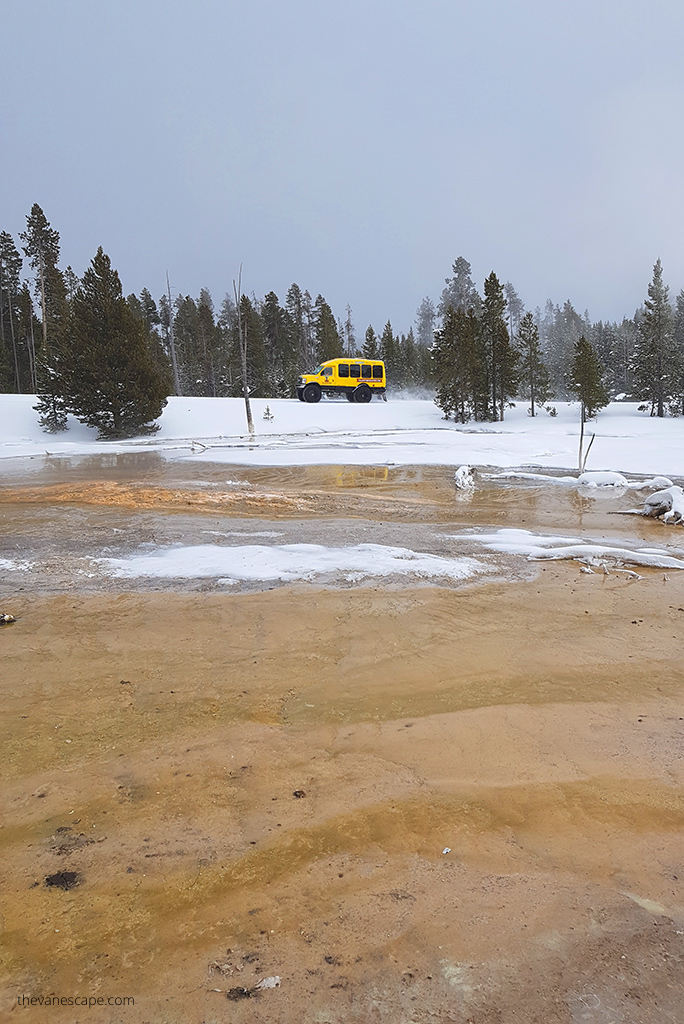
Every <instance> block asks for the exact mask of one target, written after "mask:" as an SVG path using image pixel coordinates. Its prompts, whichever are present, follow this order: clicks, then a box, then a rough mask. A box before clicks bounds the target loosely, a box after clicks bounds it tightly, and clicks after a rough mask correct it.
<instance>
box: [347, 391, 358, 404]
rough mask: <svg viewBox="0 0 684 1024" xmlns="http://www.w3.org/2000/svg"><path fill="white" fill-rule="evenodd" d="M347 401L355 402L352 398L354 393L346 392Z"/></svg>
mask: <svg viewBox="0 0 684 1024" xmlns="http://www.w3.org/2000/svg"><path fill="white" fill-rule="evenodd" d="M347 401H348V402H355V401H356V399H355V398H354V392H353V391H348V392H347Z"/></svg>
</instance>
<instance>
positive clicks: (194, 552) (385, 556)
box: [96, 544, 487, 584]
mask: <svg viewBox="0 0 684 1024" xmlns="http://www.w3.org/2000/svg"><path fill="white" fill-rule="evenodd" d="M96 561H97V563H98V564H99V565H100V566H101V567H102V568H103V569H104V570H105V571H106V572H109V573H110V574H111V575H112V576H116V577H119V578H122V579H134V578H137V577H152V578H155V579H196V578H198V577H217V578H219V579H220V580H221V581H222V582H225V583H228V584H233V583H240V582H259V581H261V582H266V581H269V580H274V581H280V582H284V583H287V582H294V581H297V580H309V581H311V580H315V579H316V578H317V577H321V576H326V575H330V574H332V575H334V576H335V577H336V578H341V579H344V580H346V581H348V582H358V581H360V580H363V579H368V578H371V577H375V576H381V577H384V576H411V577H418V578H421V579H440V578H441V579H450V580H453V581H462V580H467V579H470V578H472V577H474V576H476V575H478V574H480V573H483V572H486V571H487V570H486V567H485V566H484V565H483V564H482V563H481V562H479V561H477V560H476V559H474V558H469V557H460V558H443V557H441V556H439V555H431V554H428V553H425V552H421V551H411V550H409V549H408V548H396V547H387V546H385V545H381V544H357V545H355V546H353V547H344V548H332V547H325V546H323V545H320V544H282V545H273V546H264V545H259V544H247V545H241V546H236V547H218V546H215V545H211V544H203V545H195V546H191V547H164V548H158V549H156V550H154V551H150V552H145V553H141V554H135V555H131V556H130V557H128V558H99V559H97V560H96Z"/></svg>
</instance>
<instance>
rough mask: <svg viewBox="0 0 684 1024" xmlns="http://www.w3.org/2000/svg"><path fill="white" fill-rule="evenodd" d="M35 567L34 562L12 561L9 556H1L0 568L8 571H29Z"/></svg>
mask: <svg viewBox="0 0 684 1024" xmlns="http://www.w3.org/2000/svg"><path fill="white" fill-rule="evenodd" d="M32 568H33V562H11V561H10V560H9V559H8V558H0V569H4V570H5V571H6V572H28V571H29V570H30V569H32Z"/></svg>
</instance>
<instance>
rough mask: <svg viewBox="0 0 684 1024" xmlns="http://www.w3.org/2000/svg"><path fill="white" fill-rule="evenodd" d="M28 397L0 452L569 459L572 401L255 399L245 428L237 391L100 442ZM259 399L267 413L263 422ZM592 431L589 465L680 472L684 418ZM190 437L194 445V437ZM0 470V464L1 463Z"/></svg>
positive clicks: (11, 417) (307, 461)
mask: <svg viewBox="0 0 684 1024" xmlns="http://www.w3.org/2000/svg"><path fill="white" fill-rule="evenodd" d="M34 403H35V398H34V397H33V396H30V395H0V460H2V459H7V458H12V457H18V456H32V455H44V454H45V453H46V452H49V453H51V454H55V455H86V454H87V455H91V454H95V453H98V452H107V453H118V452H126V451H131V450H135V451H141V450H146V449H147V450H154V451H157V452H160V453H164V454H165V455H166V456H167V457H168V458H174V459H178V458H192V459H194V460H207V461H212V462H225V463H239V464H242V465H261V466H279V465H282V466H287V465H314V464H324V463H344V464H347V465H349V464H355V465H411V464H414V465H453V466H459V465H462V464H463V463H467V464H469V465H472V466H498V467H518V466H526V467H530V466H537V467H540V468H544V469H568V470H573V469H575V468H576V467H577V457H578V437H579V406H578V405H577V403H565V402H557V403H556V409H557V411H558V414H557V416H554V417H551V416H549V415H548V414H547V413H545V412H542V413H541V414H540V415H539V416H537V417H535V418H534V419H532V418H531V417H530V416H528V415H527V403H526V402H518V403H517V404H516V406H515V408H513V409H509V410H508V411H507V412H506V419H505V421H504V422H503V423H486V424H483V423H469V424H466V425H464V426H460V425H457V424H454V423H451V422H447V421H446V420H444V419H442V415H441V412H440V410H439V409H438V408H437V407H436V406H435V405H434V404H433V403H432V402H430V401H417V400H407V401H401V400H398V399H394V400H393V399H392V398H391V397H390V398H389V400H388V401H387V402H386V403H385V402H372V403H371V404H370V405H367V406H363V405H350V404H349V403H348V402H342V401H325V400H324V401H322V402H320V403H319V404H318V405H305V404H303V403H302V402H298V401H295V400H292V401H290V400H286V399H268V400H266V399H254V400H253V401H252V409H253V416H254V424H255V435H254V436H253V437H251V438H250V437H249V435H248V434H247V430H246V425H245V410H244V403H243V402H242V400H241V399H237V398H170V399H169V402H168V405H167V407H166V409H165V410H164V412H163V414H162V416H161V418H160V421H159V422H160V430H159V432H158V433H157V434H155V435H154V436H152V437H149V438H139V439H133V440H130V441H116V442H114V441H97V440H96V432H95V431H94V430H91V429H90V428H88V427H85V426H83V425H82V424H80V423H78V422H77V421H75V420H70V426H69V430H68V431H66V432H65V433H63V434H57V435H50V434H45V433H43V431H42V430H41V429H40V426H39V425H38V419H37V414H36V413H35V412H34V410H33V408H32V407H33V404H34ZM266 406H268V407H269V409H270V412H271V414H272V415H273V419H272V420H265V419H264V411H265V409H266ZM587 429H588V433H589V436H590V435H591V434H592V433H595V434H596V440H595V441H594V444H593V447H592V449H591V453H590V455H589V460H588V463H587V469H590V470H605V471H616V472H621V473H637V474H646V475H649V474H650V475H654V474H665V475H667V476H668V477H684V444H683V443H682V442H683V440H684V419H677V418H669V417H668V418H666V419H662V420H659V419H656V418H652V417H649V416H648V415H647V414H646V413H640V412H638V411H637V407H636V405H635V404H630V403H614V404H612V405H611V406H609V407H608V408H607V409H605V410H603V412H601V413H600V414H599V416H598V419H597V420H596V421H595V422H592V423H590V424H588V427H587ZM193 442H194V444H193ZM0 472H2V462H0Z"/></svg>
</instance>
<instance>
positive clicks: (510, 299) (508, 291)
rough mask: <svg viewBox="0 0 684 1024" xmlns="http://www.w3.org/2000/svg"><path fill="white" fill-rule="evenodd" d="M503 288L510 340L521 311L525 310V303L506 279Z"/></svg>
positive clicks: (512, 337)
mask: <svg viewBox="0 0 684 1024" xmlns="http://www.w3.org/2000/svg"><path fill="white" fill-rule="evenodd" d="M503 290H504V295H505V296H506V305H507V307H508V333H509V335H510V339H511V342H512V341H513V339H514V338H515V335H516V334H517V331H518V327H519V326H520V321H521V319H522V316H523V313H524V312H525V303H524V302H523V301H522V299H521V298H520V296H519V295H518V293H517V292H516V290H515V288H514V287H513V285H512V284H511V282H510V281H506V284H505V285H504V286H503Z"/></svg>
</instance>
